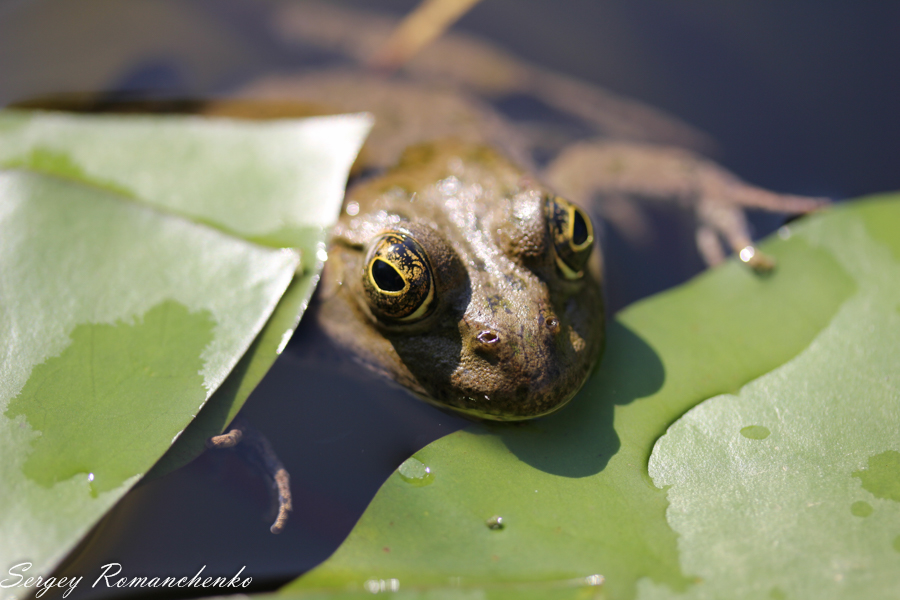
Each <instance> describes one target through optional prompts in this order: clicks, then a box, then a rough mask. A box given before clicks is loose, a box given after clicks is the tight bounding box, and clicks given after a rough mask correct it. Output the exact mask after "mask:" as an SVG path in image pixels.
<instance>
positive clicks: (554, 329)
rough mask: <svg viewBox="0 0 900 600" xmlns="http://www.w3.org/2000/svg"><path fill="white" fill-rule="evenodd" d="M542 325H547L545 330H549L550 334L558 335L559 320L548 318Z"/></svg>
mask: <svg viewBox="0 0 900 600" xmlns="http://www.w3.org/2000/svg"><path fill="white" fill-rule="evenodd" d="M544 323H545V324H546V325H547V329H549V330H550V333H559V319H557V318H556V317H550V318H549V319H547V320H546V321H544Z"/></svg>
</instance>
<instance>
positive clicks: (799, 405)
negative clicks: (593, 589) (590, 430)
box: [641, 202, 900, 598]
mask: <svg viewBox="0 0 900 600" xmlns="http://www.w3.org/2000/svg"><path fill="white" fill-rule="evenodd" d="M843 217H844V218H843V219H840V220H838V219H819V220H815V221H814V222H812V223H809V224H808V225H807V226H806V227H804V228H803V229H802V231H801V232H800V233H799V235H801V236H802V237H803V239H805V240H807V241H808V242H809V243H810V244H812V245H814V246H816V247H818V248H822V249H825V250H827V251H829V252H831V253H832V254H833V255H834V256H835V257H836V259H837V260H839V261H840V263H841V264H842V266H843V267H844V269H845V270H846V271H847V272H848V273H851V274H852V276H853V278H854V280H855V282H856V285H857V292H856V293H855V294H854V295H853V296H852V297H851V298H850V299H848V301H847V302H845V303H844V304H843V305H842V306H841V309H840V311H839V312H838V313H837V314H836V315H835V317H834V319H832V321H831V322H830V323H829V325H828V327H827V328H825V330H823V331H822V332H821V333H820V334H819V335H818V336H817V337H816V340H815V343H813V344H812V345H810V346H809V347H808V348H807V349H806V350H805V351H804V352H802V353H801V354H800V355H799V356H797V357H796V358H794V359H793V360H791V361H789V362H787V363H786V364H784V365H782V366H781V367H779V368H778V369H775V370H774V371H772V372H771V373H767V374H766V375H764V376H763V377H760V378H759V379H757V380H755V381H753V382H751V383H750V384H748V385H747V386H745V387H744V388H743V389H741V390H740V391H739V392H738V393H736V394H734V395H723V396H718V397H716V398H711V399H709V400H707V401H705V402H703V403H702V404H700V405H699V406H697V407H696V408H694V409H692V410H691V411H689V412H688V413H687V414H685V415H684V416H683V417H682V418H681V419H679V420H678V421H677V422H676V423H675V424H674V425H672V427H671V428H670V429H669V431H668V432H667V433H666V435H665V436H663V437H662V438H661V439H660V440H659V442H657V444H656V447H655V449H654V451H653V455H652V456H651V458H650V474H651V476H652V477H653V481H654V483H655V484H656V485H657V486H660V487H663V486H666V487H667V489H668V498H669V502H670V507H669V510H668V519H669V523H670V524H671V525H672V527H673V529H674V530H675V531H676V532H677V533H678V534H679V536H680V537H679V551H680V556H681V564H682V568H683V569H684V570H685V571H688V572H690V573H692V574H694V575H696V576H698V577H700V578H702V580H703V583H702V585H697V586H695V587H693V588H692V589H690V590H688V593H687V594H685V596H687V597H691V598H714V597H723V596H727V597H729V598H767V597H776V596H777V595H780V597H784V598H892V597H895V596H896V593H897V590H898V586H900V570H898V569H900V553H898V552H897V550H896V548H895V542H896V540H897V539H898V536H900V452H898V450H900V379H898V373H900V310H898V308H900V204H898V203H897V202H894V203H893V204H887V203H881V204H875V203H873V204H869V205H867V206H865V207H864V210H855V211H848V214H846V215H843ZM873 232H874V234H873ZM888 232H892V234H891V235H882V234H886V233H888ZM748 425H751V426H754V427H765V428H767V429H768V430H770V431H771V432H772V433H771V435H770V436H768V437H766V438H765V439H743V438H741V437H740V436H739V435H737V434H738V432H739V431H742V428H743V427H746V426H748ZM788 565H789V567H788ZM641 591H642V592H646V594H642V595H641V596H642V597H644V596H646V597H649V598H662V597H664V598H670V597H671V595H670V594H669V593H668V592H667V591H666V590H659V589H657V588H655V586H651V585H648V586H647V588H646V590H644V589H642V590H641ZM770 595H771V596H770Z"/></svg>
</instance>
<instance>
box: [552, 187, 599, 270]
mask: <svg viewBox="0 0 900 600" xmlns="http://www.w3.org/2000/svg"><path fill="white" fill-rule="evenodd" d="M547 221H548V222H549V224H550V238H551V240H552V241H553V249H554V252H555V255H556V266H557V267H558V268H559V270H560V272H561V273H562V274H563V276H564V277H565V278H566V279H578V278H580V277H581V276H582V275H584V266H585V265H586V264H587V261H588V259H589V258H590V256H591V249H592V248H593V246H594V227H593V225H591V219H590V217H588V216H587V215H586V214H585V213H584V211H583V210H581V209H580V208H578V207H577V206H575V205H574V204H572V203H571V202H569V201H567V200H563V199H562V198H560V197H559V196H556V197H553V198H548V199H547Z"/></svg>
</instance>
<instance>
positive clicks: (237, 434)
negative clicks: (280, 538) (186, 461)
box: [206, 419, 293, 534]
mask: <svg viewBox="0 0 900 600" xmlns="http://www.w3.org/2000/svg"><path fill="white" fill-rule="evenodd" d="M206 447H207V448H211V449H217V450H218V449H225V448H234V449H235V450H236V451H237V452H238V455H239V456H240V457H241V458H242V459H243V460H245V461H246V462H247V463H248V464H250V465H251V466H252V467H253V468H254V469H256V470H257V471H259V472H261V473H263V474H264V475H265V477H266V479H268V480H269V482H270V483H271V486H272V491H273V497H274V498H275V500H276V502H277V507H278V512H277V516H276V517H275V522H274V523H272V526H271V527H270V528H269V530H270V531H271V532H272V533H276V534H277V533H281V531H282V530H283V529H284V526H285V525H286V524H287V520H288V515H289V514H290V512H291V511H292V510H293V498H292V496H291V480H290V475H288V472H287V469H285V468H284V465H283V464H281V460H279V458H278V455H277V454H276V453H275V449H274V448H273V447H272V444H271V442H269V440H268V439H267V438H266V437H265V436H264V435H263V434H262V433H260V432H259V431H257V430H256V429H254V428H253V427H251V426H250V425H248V424H247V423H246V422H245V421H242V420H239V419H235V421H234V423H232V428H231V429H230V430H229V431H228V432H226V433H223V434H222V435H216V436H213V437H211V438H209V439H208V440H207V441H206Z"/></svg>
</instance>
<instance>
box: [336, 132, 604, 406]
mask: <svg viewBox="0 0 900 600" xmlns="http://www.w3.org/2000/svg"><path fill="white" fill-rule="evenodd" d="M322 290H323V296H324V301H323V302H322V306H321V311H322V312H321V321H322V323H323V325H324V327H325V328H326V330H327V331H328V332H329V334H331V335H332V336H334V337H335V338H337V339H338V341H340V342H341V343H342V344H344V345H346V346H349V347H350V348H351V349H352V350H353V352H354V353H355V354H356V355H357V356H358V357H360V358H361V359H362V360H363V361H364V362H366V363H367V364H368V365H370V366H372V367H374V368H375V369H376V370H378V371H380V372H382V373H384V374H385V375H387V376H388V377H390V378H391V379H393V380H395V381H397V382H398V383H400V384H402V385H404V386H405V387H407V388H409V389H410V390H412V391H413V392H414V393H415V394H416V395H418V396H420V397H421V398H423V399H425V400H427V401H429V402H432V403H434V404H437V405H439V406H443V407H447V408H451V409H453V410H456V411H460V412H463V413H467V414H470V415H473V416H477V417H480V418H487V419H497V420H519V419H529V418H533V417H537V416H540V415H544V414H547V413H550V412H552V411H554V410H556V409H558V408H560V407H562V406H563V405H565V404H566V403H567V402H568V401H569V400H570V399H571V398H572V396H573V395H574V394H575V393H576V392H577V391H578V389H579V388H580V387H581V386H582V384H583V383H584V381H585V380H586V379H587V377H588V375H589V374H590V372H591V369H592V367H593V365H594V364H595V363H596V361H597V359H598V358H599V356H600V353H601V350H602V346H603V318H604V317H603V303H602V297H601V287H600V257H599V253H598V252H597V251H596V250H595V249H594V248H593V230H592V228H591V225H590V221H589V219H588V217H587V216H586V215H585V214H584V213H583V212H581V211H580V209H577V208H576V207H574V205H572V204H570V203H568V202H567V201H565V200H563V199H561V198H558V197H557V196H555V195H554V194H553V193H552V192H551V191H550V190H548V189H547V188H546V187H544V186H542V185H541V184H539V183H538V182H537V181H536V180H535V179H533V178H531V177H529V176H528V175H527V174H525V173H524V172H523V171H521V170H520V169H518V168H517V167H515V166H514V165H513V164H512V163H510V162H509V161H507V160H506V159H504V158H503V157H501V156H500V155H499V154H497V153H496V152H494V151H492V150H490V149H488V148H487V147H484V146H477V145H470V144H463V143H458V142H439V143H431V144H427V145H421V146H416V147H414V148H412V149H410V150H408V151H407V152H406V153H405V154H404V156H403V158H402V159H401V161H400V164H399V165H398V166H397V167H396V168H394V169H393V170H391V171H388V172H387V173H385V174H383V175H381V176H379V177H378V178H376V179H373V180H370V181H367V182H363V183H361V184H359V185H357V186H356V187H355V188H353V189H351V191H350V192H349V193H348V197H347V200H346V202H345V210H344V212H343V214H342V217H341V220H340V222H339V224H338V226H337V227H336V229H335V231H334V235H333V240H332V246H331V248H330V250H329V253H328V261H327V263H326V268H325V273H324V274H323V280H322Z"/></svg>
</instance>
